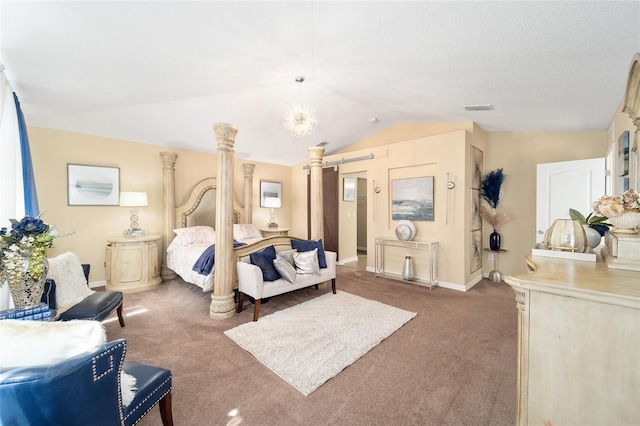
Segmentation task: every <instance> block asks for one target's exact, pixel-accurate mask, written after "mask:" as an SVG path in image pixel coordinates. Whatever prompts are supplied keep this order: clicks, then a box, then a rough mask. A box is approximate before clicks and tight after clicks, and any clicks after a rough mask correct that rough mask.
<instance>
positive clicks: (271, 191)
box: [260, 180, 282, 209]
mask: <svg viewBox="0 0 640 426" xmlns="http://www.w3.org/2000/svg"><path fill="white" fill-rule="evenodd" d="M260 207H267V208H272V209H279V208H280V207H282V183H280V182H269V181H266V180H261V181H260Z"/></svg>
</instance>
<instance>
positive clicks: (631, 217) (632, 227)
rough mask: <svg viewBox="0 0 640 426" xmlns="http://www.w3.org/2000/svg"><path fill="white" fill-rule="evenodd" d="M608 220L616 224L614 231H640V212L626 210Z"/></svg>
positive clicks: (631, 232)
mask: <svg viewBox="0 0 640 426" xmlns="http://www.w3.org/2000/svg"><path fill="white" fill-rule="evenodd" d="M608 221H609V223H610V224H612V225H613V226H614V228H615V229H614V230H613V231H614V232H622V233H627V234H634V233H636V232H638V231H637V230H636V228H637V227H638V226H640V212H624V213H622V214H620V215H618V216H613V217H610V218H609V219H608Z"/></svg>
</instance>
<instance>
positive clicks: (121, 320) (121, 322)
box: [116, 303, 124, 327]
mask: <svg viewBox="0 0 640 426" xmlns="http://www.w3.org/2000/svg"><path fill="white" fill-rule="evenodd" d="M116 312H118V322H120V327H124V317H123V316H122V303H121V304H120V306H118V309H117V310H116Z"/></svg>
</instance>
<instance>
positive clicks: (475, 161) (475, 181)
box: [471, 145, 484, 189]
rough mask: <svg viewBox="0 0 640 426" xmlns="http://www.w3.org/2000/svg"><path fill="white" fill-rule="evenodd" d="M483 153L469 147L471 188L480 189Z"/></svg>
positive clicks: (473, 147)
mask: <svg viewBox="0 0 640 426" xmlns="http://www.w3.org/2000/svg"><path fill="white" fill-rule="evenodd" d="M483 157H484V155H483V153H482V151H480V150H479V149H478V148H476V147H475V146H473V145H472V146H471V188H474V189H480V184H481V183H482V162H483Z"/></svg>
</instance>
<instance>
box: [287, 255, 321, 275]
mask: <svg viewBox="0 0 640 426" xmlns="http://www.w3.org/2000/svg"><path fill="white" fill-rule="evenodd" d="M293 261H294V262H295V264H296V272H297V273H298V274H301V275H302V274H320V266H319V264H318V249H317V248H315V249H313V250H312V251H304V252H298V253H295V254H294V255H293Z"/></svg>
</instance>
